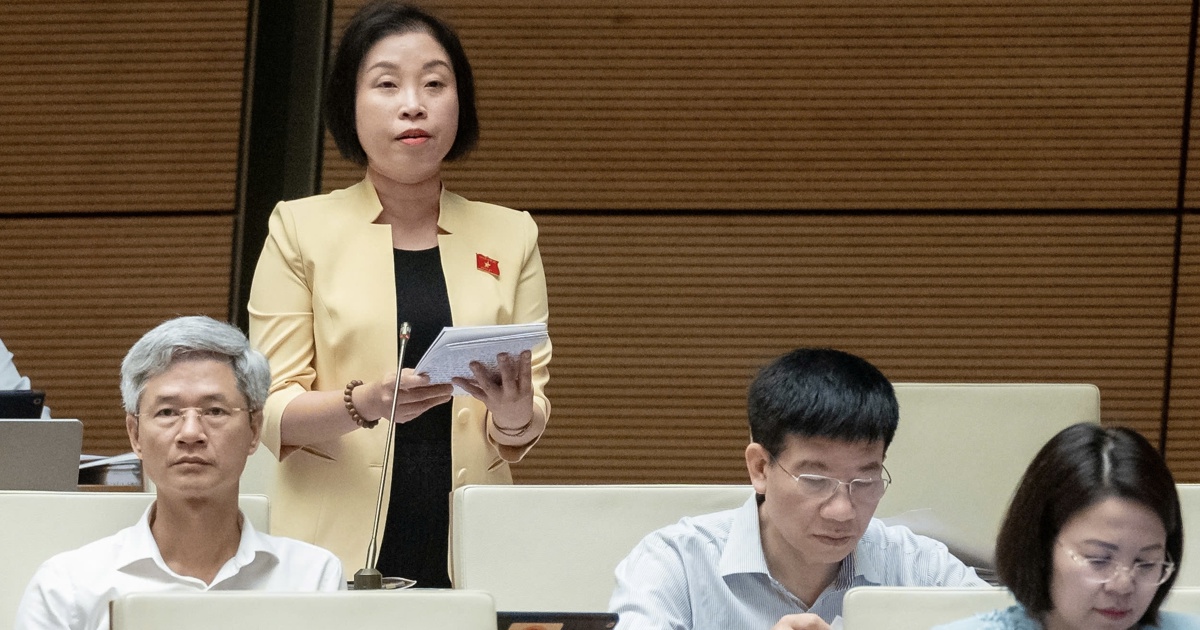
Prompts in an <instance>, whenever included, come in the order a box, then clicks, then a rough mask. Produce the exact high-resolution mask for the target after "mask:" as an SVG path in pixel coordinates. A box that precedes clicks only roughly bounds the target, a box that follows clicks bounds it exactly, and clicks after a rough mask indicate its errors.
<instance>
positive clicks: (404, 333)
mask: <svg viewBox="0 0 1200 630" xmlns="http://www.w3.org/2000/svg"><path fill="white" fill-rule="evenodd" d="M411 333H412V327H411V326H409V325H408V322H403V323H401V324H400V356H399V358H397V359H396V384H395V387H394V389H393V390H392V413H391V415H390V416H388V430H387V438H386V439H385V440H384V451H383V469H382V471H381V472H380V475H379V492H378V494H376V496H375V522H374V524H373V525H372V527H371V543H370V544H369V545H367V564H366V566H364V567H363V568H362V569H360V570H359V571H358V573H355V574H354V590H356V591H372V590H379V589H382V588H383V574H382V573H380V572H379V570H378V569H376V568H375V563H376V561H377V560H378V558H377V557H376V554H377V550H376V548H375V541H376V540H377V539H378V536H379V513H380V512H381V511H382V510H383V489H384V482H386V481H387V476H388V471H389V470H390V469H389V465H390V462H391V459H392V440H393V438H394V437H395V433H396V397H397V396H398V395H399V394H400V372H401V371H402V370H403V369H404V350H405V348H407V347H408V337H409V335H410V334H411Z"/></svg>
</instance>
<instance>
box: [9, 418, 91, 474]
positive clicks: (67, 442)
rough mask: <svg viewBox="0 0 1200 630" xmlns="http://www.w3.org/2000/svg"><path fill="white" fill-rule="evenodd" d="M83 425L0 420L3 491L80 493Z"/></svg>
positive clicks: (57, 420) (52, 421)
mask: <svg viewBox="0 0 1200 630" xmlns="http://www.w3.org/2000/svg"><path fill="white" fill-rule="evenodd" d="M82 448H83V424H82V423H81V422H79V421H78V420H60V419H56V420H9V419H0V490H78V489H79V452H80V451H81V450H82Z"/></svg>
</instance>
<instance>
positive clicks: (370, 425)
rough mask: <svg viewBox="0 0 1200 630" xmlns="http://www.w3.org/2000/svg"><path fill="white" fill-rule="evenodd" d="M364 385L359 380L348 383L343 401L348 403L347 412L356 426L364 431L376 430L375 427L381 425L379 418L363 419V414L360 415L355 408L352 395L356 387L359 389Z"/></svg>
mask: <svg viewBox="0 0 1200 630" xmlns="http://www.w3.org/2000/svg"><path fill="white" fill-rule="evenodd" d="M362 384H363V382H362V381H360V380H358V379H355V380H353V381H350V382H349V383H346V393H345V395H343V396H342V400H344V401H346V412H347V413H349V414H350V419H351V420H353V421H354V424H357V425H358V426H360V427H362V428H364V429H374V428H375V425H377V424H379V418H376V419H374V420H367V419H366V418H364V417H362V414H360V413H358V409H356V408H355V407H354V397H353V396H352V395H351V392H353V391H354V388H355V387H358V386H359V385H362Z"/></svg>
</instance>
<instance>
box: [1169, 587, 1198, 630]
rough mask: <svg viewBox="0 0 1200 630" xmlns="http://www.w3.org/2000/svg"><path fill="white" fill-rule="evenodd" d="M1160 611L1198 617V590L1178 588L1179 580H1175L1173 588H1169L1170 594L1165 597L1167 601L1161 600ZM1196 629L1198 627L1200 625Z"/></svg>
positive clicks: (1195, 588)
mask: <svg viewBox="0 0 1200 630" xmlns="http://www.w3.org/2000/svg"><path fill="white" fill-rule="evenodd" d="M1162 610H1169V611H1171V612H1178V613H1187V614H1189V615H1200V588H1197V587H1194V586H1179V580H1178V579H1177V580H1175V586H1173V587H1172V588H1171V594H1170V595H1167V599H1165V600H1163V605H1162ZM1198 621H1200V620H1198ZM1197 627H1200V625H1198V626H1197Z"/></svg>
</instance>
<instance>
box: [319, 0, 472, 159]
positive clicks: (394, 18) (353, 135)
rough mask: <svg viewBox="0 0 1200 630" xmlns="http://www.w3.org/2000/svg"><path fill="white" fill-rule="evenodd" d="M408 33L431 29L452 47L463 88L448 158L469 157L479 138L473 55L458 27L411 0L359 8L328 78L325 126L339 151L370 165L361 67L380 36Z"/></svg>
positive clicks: (453, 63)
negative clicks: (360, 112) (358, 113)
mask: <svg viewBox="0 0 1200 630" xmlns="http://www.w3.org/2000/svg"><path fill="white" fill-rule="evenodd" d="M404 33H428V34H429V35H430V36H431V37H433V39H434V40H436V41H437V43H438V44H440V45H441V46H442V48H443V49H444V50H445V51H446V55H447V56H448V57H450V65H451V66H452V67H453V69H454V84H455V88H456V90H457V91H458V134H457V135H456V136H455V137H454V144H453V145H451V146H450V151H449V153H447V154H446V160H457V159H458V158H461V157H463V156H465V155H466V154H467V153H469V152H470V151H471V149H474V148H475V145H476V144H477V143H478V142H479V117H478V115H477V114H476V111H475V78H474V75H473V74H472V73H471V62H470V61H468V60H467V53H466V52H465V51H464V50H463V47H462V43H461V42H459V40H458V35H457V34H456V33H455V32H454V29H453V28H451V27H450V25H449V24H446V23H445V22H443V21H442V20H439V19H438V18H436V17H434V16H433V15H430V14H429V13H426V12H425V11H423V10H421V9H419V8H417V7H415V6H413V5H411V4H406V3H402V2H395V1H393V0H376V1H375V2H370V3H367V4H366V5H364V6H363V7H362V8H361V9H359V10H358V12H357V13H355V14H354V17H352V18H350V22H349V23H348V24H347V25H346V30H345V31H344V32H343V33H342V41H341V42H340V43H339V44H338V49H337V54H336V55H335V57H334V61H333V68H332V69H331V70H330V72H329V78H328V80H327V81H326V82H325V94H324V99H323V102H322V104H323V109H324V112H325V125H326V126H327V127H328V128H329V134H330V135H331V136H333V141H334V142H335V143H337V147H338V151H339V152H340V153H341V154H342V157H344V158H346V159H347V160H350V161H351V162H354V163H355V164H358V165H359V166H366V165H367V154H366V152H365V151H363V148H362V144H361V143H360V142H359V141H358V125H357V122H356V120H355V99H356V97H357V93H358V71H359V68H360V67H361V66H362V62H363V59H364V58H365V57H366V56H367V53H368V52H370V50H371V48H372V47H374V46H375V44H377V43H379V41H380V40H382V39H383V38H385V37H388V36H391V35H401V34H404Z"/></svg>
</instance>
